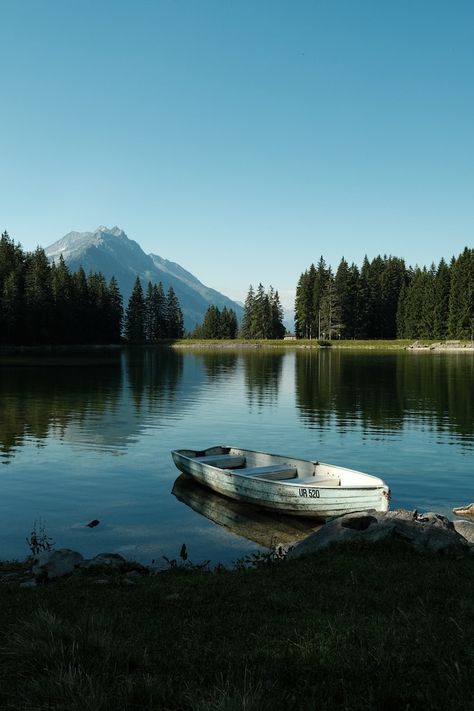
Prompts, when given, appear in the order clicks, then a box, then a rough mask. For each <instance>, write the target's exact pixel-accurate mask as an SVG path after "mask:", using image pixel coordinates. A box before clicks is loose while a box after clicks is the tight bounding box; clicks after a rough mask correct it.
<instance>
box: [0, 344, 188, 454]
mask: <svg viewBox="0 0 474 711" xmlns="http://www.w3.org/2000/svg"><path fill="white" fill-rule="evenodd" d="M182 376H183V356H182V355H181V354H179V353H175V352H174V351H172V350H171V349H152V348H150V349H137V350H135V351H131V350H130V351H122V350H120V349H117V350H107V351H100V350H94V351H93V352H92V351H81V352H78V353H75V352H68V353H67V354H62V355H57V356H53V355H48V356H46V355H43V356H37V357H35V358H33V357H28V358H25V357H22V356H15V357H14V358H9V359H6V358H2V359H0V402H1V408H0V456H1V459H2V461H4V462H8V461H9V459H11V458H12V456H13V454H14V451H15V450H16V449H18V448H19V447H21V446H22V445H23V444H24V443H25V441H26V440H31V439H33V440H36V442H37V444H40V443H41V442H43V441H44V440H45V439H46V438H47V437H48V436H50V435H54V436H55V437H56V438H58V439H60V440H63V439H69V440H84V441H87V442H89V443H93V442H95V443H96V444H97V445H98V446H103V445H106V444H108V445H109V446H113V447H117V446H122V445H124V444H125V443H126V442H127V439H128V438H129V437H130V436H131V435H132V434H134V433H136V432H137V431H139V430H140V428H141V425H142V420H143V416H144V415H152V416H154V415H155V414H156V418H155V419H157V420H158V419H159V418H160V417H161V418H162V420H163V421H165V420H166V419H167V417H169V416H170V414H171V413H176V411H177V409H179V407H178V405H177V404H176V402H175V400H176V399H177V397H178V391H179V389H180V384H181V380H182ZM194 376H195V377H196V378H198V379H199V378H200V379H202V375H200V373H195V374H194ZM194 376H193V374H190V378H191V380H193V378H194V379H195V377H194ZM130 395H131V397H130ZM131 403H133V404H131Z"/></svg>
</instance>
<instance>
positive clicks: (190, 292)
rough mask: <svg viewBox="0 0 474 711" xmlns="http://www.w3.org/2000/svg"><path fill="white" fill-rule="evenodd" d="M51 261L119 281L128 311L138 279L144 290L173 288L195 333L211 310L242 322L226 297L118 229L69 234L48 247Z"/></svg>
mask: <svg viewBox="0 0 474 711" xmlns="http://www.w3.org/2000/svg"><path fill="white" fill-rule="evenodd" d="M45 252H46V254H47V256H48V258H49V259H50V260H51V261H55V260H57V259H59V256H60V255H61V254H62V255H63V258H64V261H65V262H66V264H67V265H68V267H69V268H70V269H71V270H72V271H75V270H76V269H78V268H79V267H80V266H82V267H83V269H84V271H85V272H86V274H87V272H89V271H90V270H92V271H93V272H102V274H103V275H104V277H105V278H106V280H107V281H109V279H110V278H111V277H112V276H115V278H116V279H117V282H118V285H119V288H120V291H121V292H122V296H123V301H124V306H125V307H126V305H127V303H128V299H129V297H130V293H131V291H132V288H133V284H134V282H135V279H136V277H137V276H138V277H140V279H141V281H142V285H143V288H144V290H145V289H146V287H147V284H148V282H149V281H151V283H152V284H155V283H156V284H157V283H158V282H159V281H161V283H162V284H163V288H164V290H165V292H166V291H167V290H168V289H169V287H170V286H172V287H173V289H174V291H175V293H176V296H177V297H178V299H179V303H180V305H181V308H182V310H183V315H184V325H185V328H186V329H187V330H192V329H193V328H194V327H195V326H196V325H197V324H200V323H202V320H203V318H204V314H205V313H206V311H207V309H208V307H209V306H210V305H211V304H213V305H214V306H217V307H218V308H219V309H221V310H222V309H223V308H224V306H226V307H227V308H228V309H229V308H230V309H233V310H234V311H235V313H236V314H237V318H238V319H239V320H240V319H241V318H242V314H243V308H242V306H241V305H240V304H238V303H236V302H235V301H232V300H231V299H229V298H228V297H227V296H224V294H221V293H220V292H218V291H216V290H215V289H211V288H210V287H208V286H205V285H204V284H202V283H201V282H200V281H199V279H197V278H196V277H195V276H194V275H193V274H191V273H190V272H188V271H186V269H183V267H181V266H180V265H179V264H176V263H175V262H170V261H168V260H167V259H163V257H160V256H158V255H157V254H145V252H144V251H143V250H142V248H141V247H140V245H139V244H138V243H137V242H135V241H134V240H132V239H129V237H127V235H126V234H125V232H124V231H123V230H121V229H119V228H118V227H113V228H112V229H109V228H108V227H103V226H102V227H98V228H97V229H96V230H95V231H94V232H69V233H68V234H67V235H65V236H64V237H63V238H62V239H60V240H58V241H57V242H55V243H54V244H52V245H50V246H49V247H46V249H45Z"/></svg>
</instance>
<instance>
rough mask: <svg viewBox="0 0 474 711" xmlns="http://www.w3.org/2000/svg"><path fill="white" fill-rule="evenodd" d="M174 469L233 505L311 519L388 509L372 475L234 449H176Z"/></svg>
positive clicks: (384, 487) (386, 499) (380, 484)
mask: <svg viewBox="0 0 474 711" xmlns="http://www.w3.org/2000/svg"><path fill="white" fill-rule="evenodd" d="M171 455H172V457H173V461H174V463H175V464H176V466H177V468H178V469H179V470H180V471H182V472H184V473H186V474H189V475H190V476H192V477H193V478H194V479H196V481H198V482H200V483H201V484H204V485H205V486H208V487H209V488H210V489H212V490H213V491H216V492H218V493H219V494H223V495H224V496H228V497H229V498H231V499H235V500H237V501H246V502H248V503H251V504H257V505H258V506H261V507H263V508H264V509H268V510H270V511H277V512H280V513H286V514H291V515H292V516H307V517H311V518H327V517H328V516H340V515H341V514H345V513H349V512H351V511H367V510H369V509H373V510H375V511H388V507H389V502H390V489H389V487H388V486H387V485H386V484H385V482H383V481H382V479H379V478H378V477H375V476H371V475H370V474H363V473H362V472H358V471H354V470H353V469H345V468H344V467H337V466H334V465H332V464H323V462H317V461H311V460H307V459H295V458H293V457H284V456H281V455H278V454H268V453H267V452H254V451H252V450H249V449H239V448H237V447H220V446H219V447H209V448H208V449H202V450H193V449H176V450H173V451H172V452H171Z"/></svg>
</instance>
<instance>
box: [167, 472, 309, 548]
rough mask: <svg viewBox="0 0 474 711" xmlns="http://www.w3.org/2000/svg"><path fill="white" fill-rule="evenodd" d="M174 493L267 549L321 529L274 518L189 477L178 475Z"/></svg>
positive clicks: (306, 522) (299, 520)
mask: <svg viewBox="0 0 474 711" xmlns="http://www.w3.org/2000/svg"><path fill="white" fill-rule="evenodd" d="M172 493H173V494H174V495H175V496H176V498H177V499H178V501H181V502H182V503H183V504H186V505H187V506H189V508H191V509H193V511H196V512H197V513H200V514H202V515H203V516H205V517H206V518H208V519H209V520H210V521H214V523H217V524H218V525H219V526H223V527H224V528H226V529H227V530H229V531H231V533H235V534H236V535H237V536H242V537H243V538H247V539H248V540H249V541H253V542H254V543H257V544H258V545H260V546H264V547H265V548H274V547H275V546H278V545H280V544H288V543H292V542H293V541H300V540H302V539H303V538H306V536H309V534H310V533H312V532H313V531H318V530H319V529H320V528H321V526H322V523H321V521H319V522H315V520H314V519H304V518H296V517H292V516H284V515H280V514H271V513H268V512H266V511H262V510H261V509H260V508H258V507H257V506H252V504H245V503H240V502H238V501H233V500H232V499H228V498H227V497H224V496H221V495H220V494H216V493H215V492H213V491H211V490H210V489H208V488H207V487H204V486H201V484H198V483H197V482H196V481H194V480H193V479H192V478H191V477H190V476H189V475H187V474H180V475H179V477H178V478H177V479H176V481H175V482H174V485H173V490H172Z"/></svg>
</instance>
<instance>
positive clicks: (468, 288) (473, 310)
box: [448, 247, 474, 339]
mask: <svg viewBox="0 0 474 711" xmlns="http://www.w3.org/2000/svg"><path fill="white" fill-rule="evenodd" d="M448 329H449V336H450V337H451V338H469V339H472V338H473V337H474V249H468V247H466V248H465V249H464V251H463V252H462V254H460V255H459V257H458V258H457V259H456V260H454V261H453V263H452V266H451V290H450V296H449V317H448Z"/></svg>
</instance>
